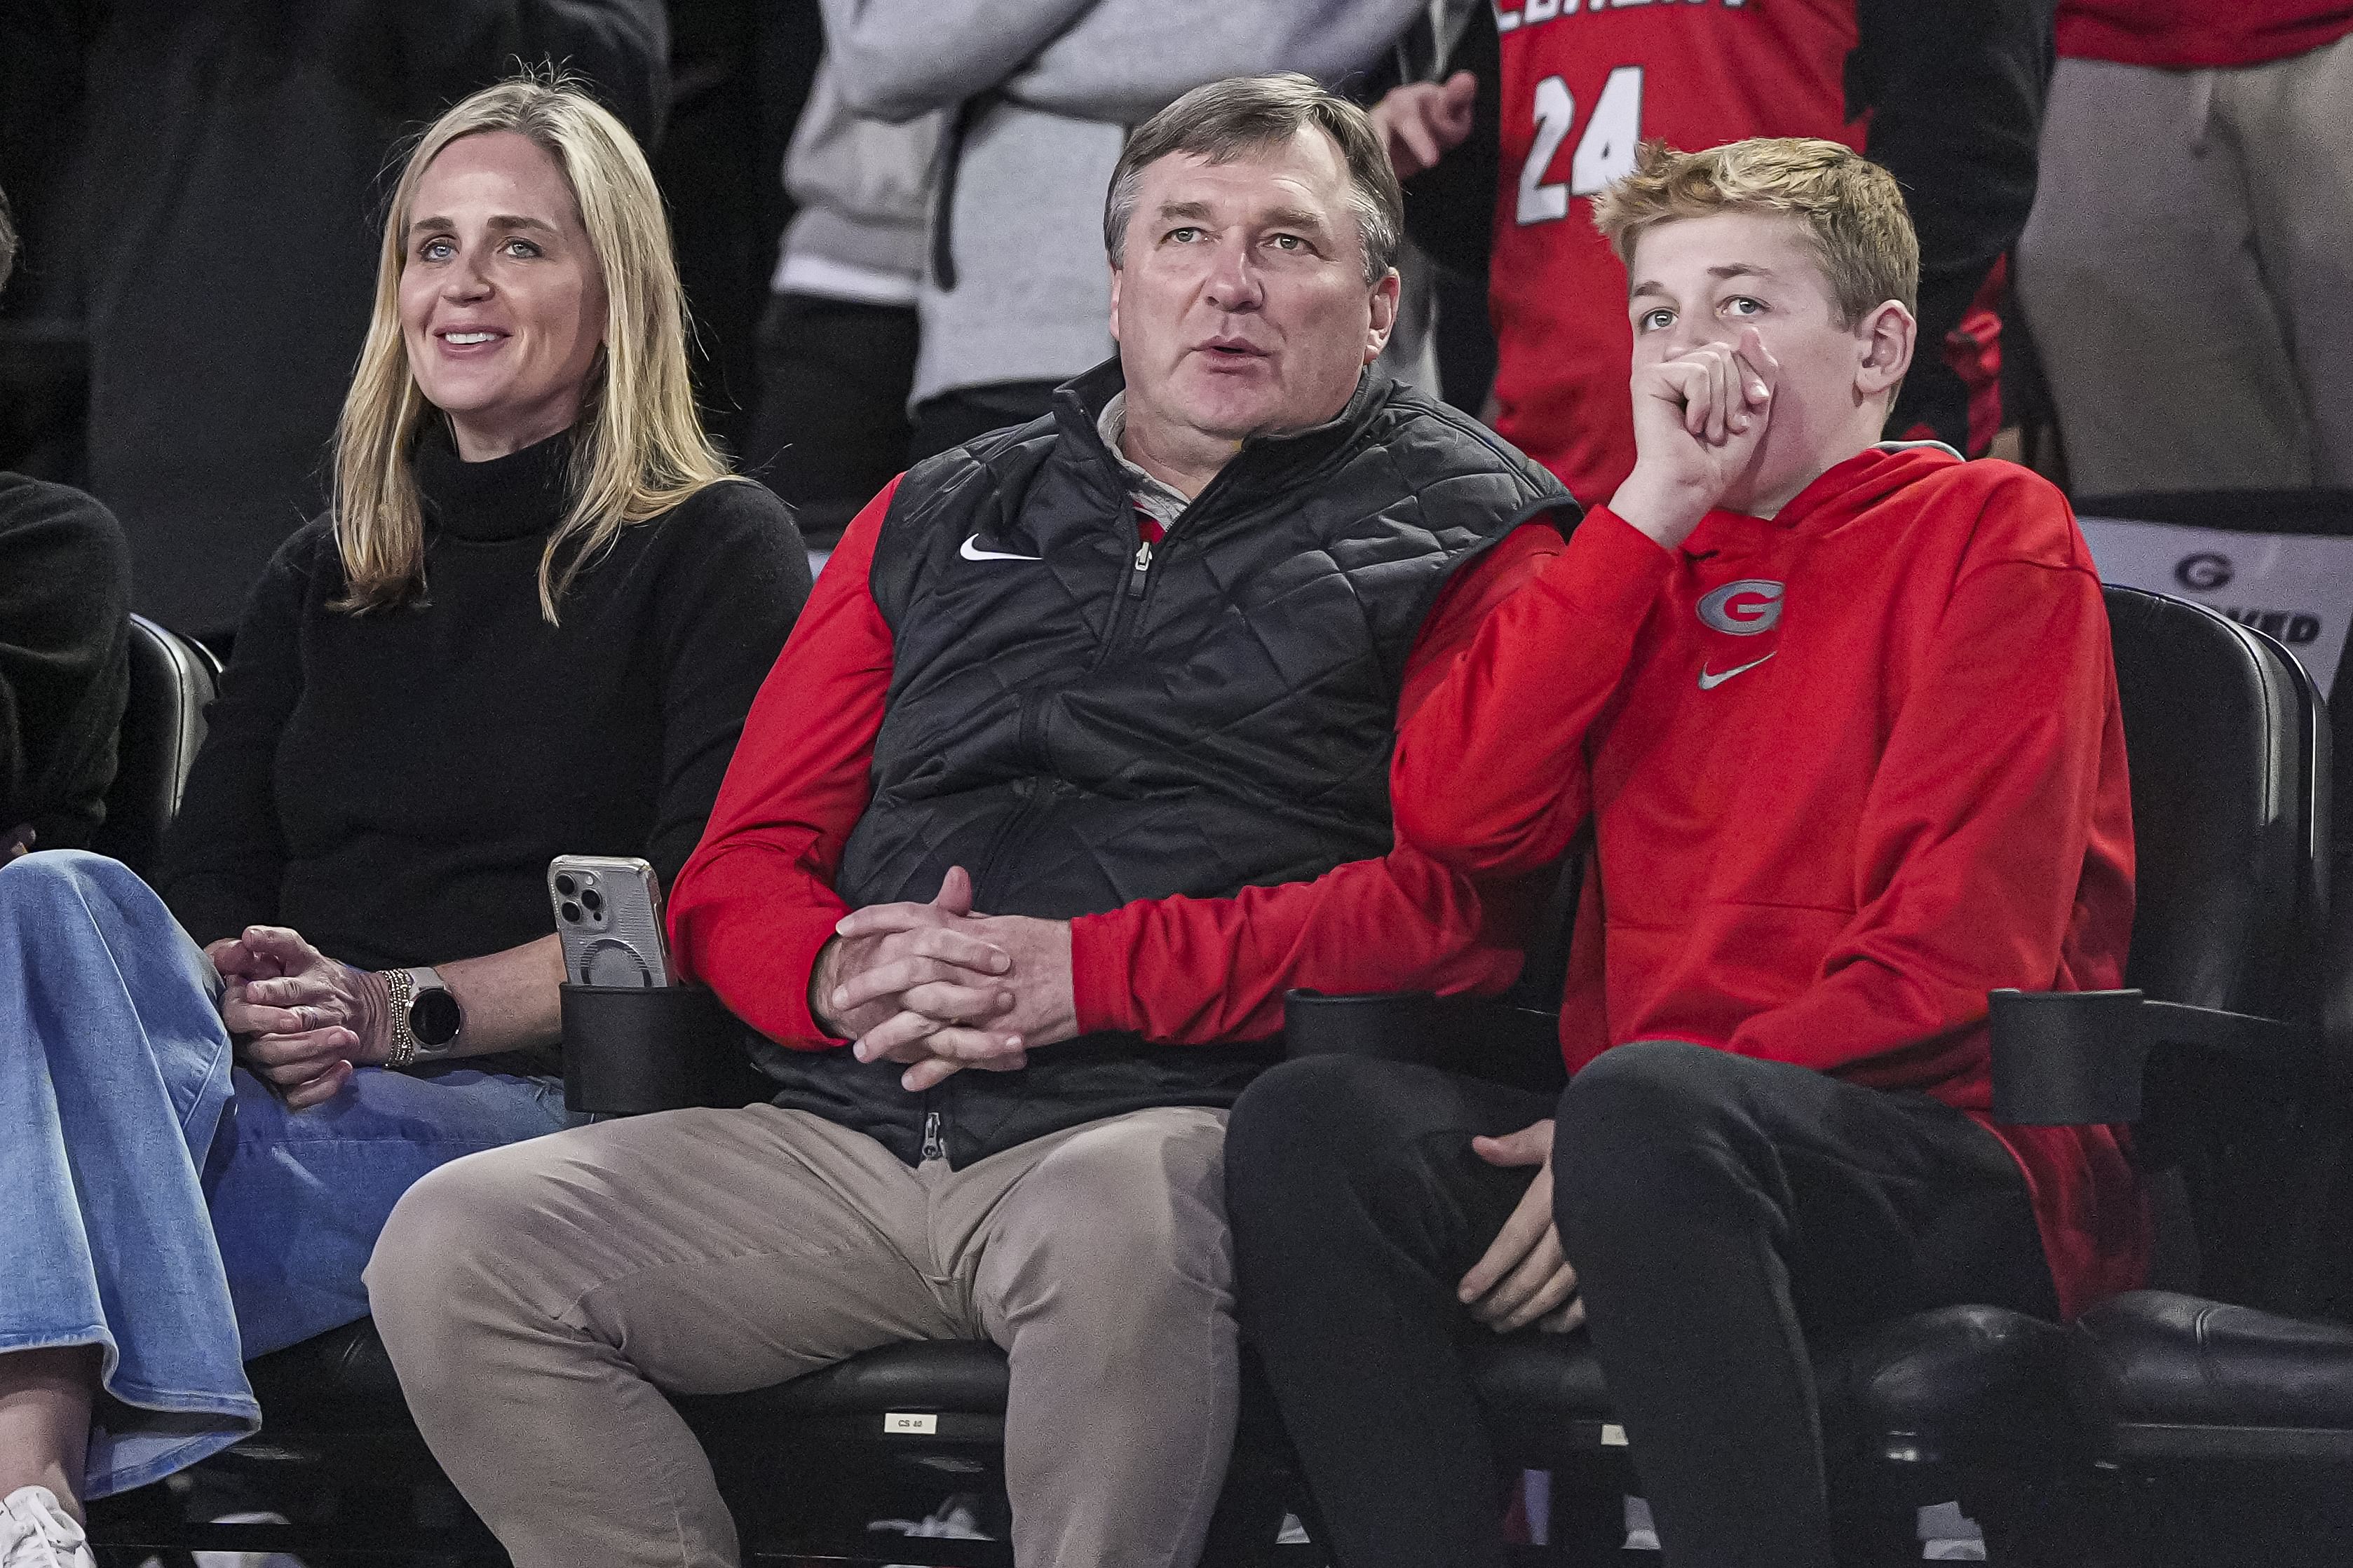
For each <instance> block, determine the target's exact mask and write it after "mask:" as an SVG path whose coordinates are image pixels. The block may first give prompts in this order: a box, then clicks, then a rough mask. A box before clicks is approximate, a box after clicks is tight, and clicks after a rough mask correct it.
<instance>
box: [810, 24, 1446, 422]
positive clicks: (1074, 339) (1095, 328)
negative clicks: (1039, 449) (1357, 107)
mask: <svg viewBox="0 0 2353 1568" xmlns="http://www.w3.org/2000/svg"><path fill="white" fill-rule="evenodd" d="M1426 4H1427V0H955V4H952V5H940V4H938V3H937V0H822V5H823V6H824V11H825V20H826V40H827V47H828V51H829V58H830V60H831V62H832V64H833V66H834V68H836V70H837V71H838V72H839V81H840V91H841V96H842V98H843V100H845V101H846V102H847V103H848V104H849V106H850V108H851V109H853V110H857V111H858V112H860V113H862V114H871V115H873V116H876V117H878V118H881V119H885V120H909V119H913V118H914V117H915V116H918V115H921V114H924V113H927V112H929V111H931V110H941V109H947V110H959V109H961V112H962V113H963V114H964V116H965V127H964V135H963V137H962V138H961V142H960V144H959V145H958V146H957V147H955V148H953V149H951V150H952V151H955V152H956V153H957V154H958V155H957V157H956V163H955V170H954V171H953V173H954V177H955V187H954V194H953V199H952V201H951V202H950V203H949V204H948V210H947V211H946V213H945V214H944V218H945V222H946V224H947V245H946V249H947V251H948V253H949V256H950V258H951V259H952V261H953V266H954V270H955V287H954V288H953V289H947V288H943V287H942V286H941V280H940V279H939V278H938V277H937V276H936V275H935V274H934V273H927V275H926V277H925V279H924V280H923V286H922V288H921V289H920V291H919V295H918V301H917V302H918V306H919V309H920V310H921V313H922V318H923V339H922V344H921V346H920V348H919V349H918V351H917V356H916V362H915V384H914V390H913V395H912V397H911V400H910V401H911V402H913V403H920V402H922V401H923V400H924V399H925V398H929V397H935V396H938V395H940V394H942V393H944V392H951V391H954V390H955V389H956V388H958V387H962V386H974V385H982V384H987V383H991V382H1001V381H1061V380H1066V379H1068V378H1069V377H1071V376H1073V375H1076V374H1078V373H1079V372H1081V371H1082V370H1084V369H1086V368H1087V367H1088V366H1089V365H1092V364H1093V363H1097V362H1098V361H1100V360H1103V359H1104V358H1106V357H1108V356H1109V355H1110V353H1111V352H1112V349H1113V343H1112V339H1111V333H1110V328H1109V325H1108V319H1109V316H1110V313H1111V283H1110V274H1109V271H1108V269H1107V268H1106V266H1105V263H1104V259H1103V193H1104V189H1105V187H1106V186H1108V185H1109V184H1110V183H1111V174H1112V169H1113V165H1114V164H1116V163H1118V161H1119V153H1120V148H1121V146H1122V145H1123V144H1124V142H1125V140H1126V134H1127V129H1128V127H1130V126H1132V125H1134V124H1136V123H1137V122H1139V121H1143V120H1145V119H1148V118H1149V117H1150V116H1151V115H1152V114H1153V113H1155V111H1157V110H1160V109H1162V108H1165V107H1166V105H1167V104H1168V103H1170V102H1171V101H1173V100H1176V98H1178V97H1180V96H1181V95H1183V94H1184V93H1185V92H1186V91H1187V90H1188V89H1192V88H1194V87H1197V86H1198V85H1199V84H1201V83H1202V82H1205V81H1215V80H1217V79H1219V78H1222V77H1229V76H1250V75H1256V74H1259V73H1261V72H1265V71H1276V70H1297V71H1304V72H1306V73H1307V74H1308V75H1310V76H1313V77H1315V78H1316V79H1319V80H1324V81H1327V82H1336V81H1338V80H1340V79H1343V78H1345V77H1346V76H1347V75H1348V74H1350V73H1351V72H1354V71H1356V70H1358V69H1361V68H1363V67H1365V66H1366V65H1367V64H1368V63H1370V62H1371V61H1372V60H1374V59H1375V58H1377V56H1378V55H1379V54H1380V52H1381V51H1382V50H1383V49H1384V48H1385V47H1388V44H1389V42H1390V40H1391V39H1393V38H1394V37H1396V36H1397V35H1398V33H1400V32H1402V31H1403V30H1404V29H1405V28H1406V26H1408V25H1409V24H1410V23H1411V22H1412V20H1413V19H1414V17H1415V16H1416V15H1417V14H1418V13H1419V12H1420V11H1421V10H1422V9H1423V7H1424V6H1425V5H1426ZM966 105H969V107H968V108H962V106H966ZM939 221H941V216H940V215H935V216H934V223H937V222H939Z"/></svg>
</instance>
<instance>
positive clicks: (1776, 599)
mask: <svg viewBox="0 0 2353 1568" xmlns="http://www.w3.org/2000/svg"><path fill="white" fill-rule="evenodd" d="M1699 618H1700V620H1701V621H1702V622H1703V623H1704V625H1705V626H1707V628H1708V629H1709V630H1710V631H1718V632H1725V633H1727V634H1729V635H1731V636H1733V637H1755V636H1756V635H1757V633H1759V632H1769V631H1771V630H1772V629H1773V628H1774V627H1775V626H1778V625H1780V623H1781V584H1778V583H1776V582H1774V581H1772V580H1771V579H1770V578H1766V577H1743V578H1742V579H1741V580H1740V581H1739V582H1737V583H1726V584H1725V585H1724V586H1723V587H1721V588H1718V589H1717V590H1715V592H1714V593H1712V594H1710V595H1707V597H1705V598H1704V599H1702V600H1701V601H1700V602H1699Z"/></svg>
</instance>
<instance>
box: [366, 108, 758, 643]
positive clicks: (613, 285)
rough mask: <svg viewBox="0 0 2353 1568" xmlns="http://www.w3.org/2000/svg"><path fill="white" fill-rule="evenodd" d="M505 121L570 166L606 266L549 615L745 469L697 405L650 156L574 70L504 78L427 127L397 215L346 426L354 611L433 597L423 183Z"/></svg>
mask: <svg viewBox="0 0 2353 1568" xmlns="http://www.w3.org/2000/svg"><path fill="white" fill-rule="evenodd" d="M494 131H512V132H515V133H516V134H518V135H522V136H526V137H529V138H530V139H531V142H532V143H533V145H534V146H536V147H538V148H539V149H540V150H541V151H542V152H544V153H546V154H547V155H548V156H549V157H550V158H551V159H553V160H554V163H555V166H556V167H557V168H558V169H560V170H562V171H563V174H564V178H565V183H566V184H569V185H570V186H571V188H572V196H573V200H574V201H575V202H576V203H577V204H578V205H579V210H580V221H581V226H582V227H584V228H585V229H586V231H587V234H588V242H589V245H590V246H591V247H593V248H594V249H595V251H596V260H597V264H598V265H599V266H600V267H601V268H603V271H604V279H605V301H606V303H605V334H604V336H605V341H604V344H603V346H602V347H601V348H600V349H599V350H598V352H597V355H596V364H595V366H594V367H593V368H592V369H591V370H590V372H589V378H588V385H587V387H586V390H585V392H584V393H583V395H582V397H581V402H580V415H579V418H578V419H577V420H576V421H575V424H574V426H573V428H574V430H575V437H574V440H573V446H572V457H571V462H570V467H569V471H568V473H567V475H566V488H567V489H568V491H569V494H570V507H569V509H568V510H567V511H566V513H565V518H564V521H562V522H561V523H560V524H559V525H558V526H557V527H556V529H555V531H554V533H553V534H551V535H550V536H549V538H548V541H547V549H546V552H544V553H543V555H542V556H541V558H540V563H539V607H540V614H541V616H543V618H544V619H545V620H546V621H547V622H548V624H549V625H551V626H552V625H554V624H555V623H556V605H557V604H558V603H559V602H560V601H561V600H562V599H563V597H564V595H565V590H566V589H567V588H569V587H570V586H571V585H572V582H573V580H574V579H575V577H577V576H578V575H579V574H580V573H581V571H582V570H583V569H584V568H585V567H586V566H587V565H588V563H590V562H592V561H594V560H595V559H596V556H597V555H598V554H599V553H600V552H602V551H604V550H605V549H606V548H607V547H608V546H609V545H610V544H611V543H612V542H613V541H614V539H615V538H616V537H617V536H618V534H619V533H620V531H621V530H623V529H624V528H627V527H628V526H629V525H630V524H632V523H638V522H644V521H648V520H649V519H652V518H656V517H659V516H660V515H661V514H662V513H664V512H666V511H669V510H671V509H672V508H674V507H676V506H677V505H678V504H679V503H680V502H681V501H683V500H686V499H687V498H688V497H689V496H691V495H693V494H694V493H695V492H696V491H697V490H700V489H703V488H704V487H705V486H707V485H712V484H716V483H718V482H720V481H722V480H723V479H732V478H733V477H734V476H733V475H731V474H730V473H729V472H728V471H727V461H726V459H725V458H724V457H723V456H722V455H721V453H720V451H719V448H718V447H715V446H713V445H712V442H711V439H710V437H707V436H705V435H704V434H703V431H702V421H701V419H700V418H699V417H698V416H697V415H696V413H695V408H694V393H693V388H692V386H691V383H690V381H689V379H688V375H687V368H686V343H687V338H688V334H689V333H690V332H691V331H692V328H691V325H690V323H689V321H688V318H687V313H686V299H685V295H684V294H683V293H682V292H681V289H680V288H679V282H678V263H677V261H676V259H675V258H674V257H673V256H672V254H671V250H670V223H669V220H668V218H667V217H666V216H665V215H664V213H663V211H662V202H661V195H660V194H659V191H658V190H656V188H655V186H654V177H653V171H652V170H651V169H650V168H649V167H648V166H647V164H646V157H645V153H642V152H641V151H639V150H638V144H637V142H636V141H635V140H634V139H633V138H632V137H631V136H630V135H629V132H628V128H627V127H625V126H623V125H622V123H621V122H620V121H618V120H616V119H615V118H614V117H613V116H612V115H611V114H610V113H608V112H607V111H606V110H604V109H602V108H600V107H599V106H598V105H597V104H596V101H595V100H592V99H590V98H589V97H588V96H587V95H586V93H585V92H583V91H581V90H580V89H579V88H578V87H577V86H576V85H575V84H574V83H573V82H572V81H571V80H569V79H565V78H564V77H561V76H557V75H554V74H550V75H547V76H544V77H543V76H538V75H526V76H522V77H518V78H515V79H511V80H507V81H502V82H500V83H499V84H498V85H496V86H495V87H487V88H484V89H482V90H481V91H480V92H478V93H475V94H474V95H473V96H472V97H470V98H469V99H467V100H465V101H463V102H461V103H459V105H458V106H457V107H456V108H454V109H451V110H449V111H448V113H446V114H444V115H442V116H441V118H440V119H438V120H437V121H434V122H433V124H432V125H431V126H430V127H429V128H428V129H427V131H426V132H425V134H424V135H423V136H422V137H420V138H419V139H418V140H417V145H416V146H415V148H414V149H413V150H411V152H410V153H409V154H408V162H407V163H406V166H405V167H404V168H403V169H402V170H401V174H400V183H399V184H398V185H397V186H396V187H395V189H394V191H393V196H392V206H391V210H390V211H389V212H388V213H386V214H385V224H384V245H383V247H382V249H381V251H380V252H379V253H378V259H377V263H376V279H375V312H374V315H373V316H372V318H371V319H370V321H369V322H368V334H367V344H366V346H365V347H364V348H363V349H362V350H361V351H360V363H359V369H358V371H357V373H356V374H354V375H353V378H352V390H351V393H350V395H348V396H347V397H345V398H344V400H343V416H342V417H341V418H340V419H339V420H338V421H337V422H336V426H335V458H334V512H333V517H334V530H335V546H336V549H337V550H338V551H339V552H341V554H342V556H343V576H344V579H345V582H346V584H348V586H347V588H346V591H345V594H344V596H343V598H342V599H340V600H338V601H337V602H336V607H337V608H338V609H343V610H349V611H352V612H354V613H364V612H366V611H369V610H377V609H388V608H391V607H393V606H396V605H404V604H409V603H413V602H415V601H417V600H418V599H421V598H422V597H423V596H424V594H425V587H426V584H425V514H424V508H423V505H422V503H421V501H420V500H419V498H418V495H417V475H416V468H415V465H414V463H413V461H412V457H413V454H414V452H415V450H416V444H417V426H418V423H419V421H420V420H422V419H423V418H424V417H425V415H426V412H427V409H429V408H431V406H432V405H430V404H429V403H427V401H426V399H425V394H424V393H423V392H422V391H421V390H420V389H419V388H418V386H417V378H416V376H415V375H414V374H411V372H410V370H409V365H408V350H407V346H406V343H405V342H403V341H402V337H401V331H400V275H401V270H402V268H404V267H405V266H406V263H407V245H406V234H407V230H408V220H409V218H410V216H411V213H412V209H413V207H414V205H415V202H416V198H417V183H418V182H419V181H420V180H422V179H423V178H424V175H425V171H426V170H427V168H428V167H429V166H430V165H431V164H432V163H433V160H434V159H435V158H436V157H438V155H439V154H440V153H441V151H442V149H444V148H446V147H448V145H449V143H451V142H455V141H457V140H459V138H460V137H465V136H479V135H483V134H485V133H487V132H494Z"/></svg>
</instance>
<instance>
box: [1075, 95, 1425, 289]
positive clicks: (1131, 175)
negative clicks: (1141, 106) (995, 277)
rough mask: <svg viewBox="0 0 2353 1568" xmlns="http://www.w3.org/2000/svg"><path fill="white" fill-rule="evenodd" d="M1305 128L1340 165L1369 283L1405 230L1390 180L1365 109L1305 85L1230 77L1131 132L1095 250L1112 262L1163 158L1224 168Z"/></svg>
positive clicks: (1384, 269)
mask: <svg viewBox="0 0 2353 1568" xmlns="http://www.w3.org/2000/svg"><path fill="white" fill-rule="evenodd" d="M1310 125H1313V126H1314V127H1316V128H1317V129H1318V130H1320V131H1322V132H1324V134H1325V135H1326V136H1329V137H1330V138H1332V140H1333V142H1334V143H1335V144H1336V145H1337V146H1338V147H1339V149H1340V156H1341V158H1342V159H1343V160H1344V161H1345V163H1347V166H1348V208H1349V210H1350V211H1351V212H1353V213H1355V214H1356V238H1357V240H1358V242H1359V243H1360V244H1361V245H1362V246H1363V247H1364V252H1365V281H1366V283H1368V284H1369V283H1377V282H1379V281H1380V280H1381V279H1383V278H1384V277H1386V276H1388V270H1389V268H1392V267H1394V266H1396V265H1397V253H1398V244H1399V243H1400V239H1401V237H1402V235H1403V233H1404V229H1405V197H1404V196H1403V195H1401V194H1400V193H1399V192H1398V181H1397V172H1396V171H1395V170H1393V169H1391V168H1390V167H1389V156H1388V152H1387V151H1386V150H1385V149H1384V148H1383V147H1382V146H1381V141H1380V138H1379V137H1378V136H1377V135H1376V134H1375V133H1374V132H1373V126H1372V121H1369V120H1367V119H1366V117H1365V111H1364V110H1361V109H1359V108H1357V107H1356V105H1355V104H1353V103H1350V102H1349V101H1348V100H1346V99H1345V98H1342V97H1340V96H1339V95H1338V94H1337V93H1334V92H1330V91H1327V90H1326V89H1324V88H1323V87H1322V86H1321V85H1319V84H1318V83H1317V82H1316V81H1315V80H1314V78H1312V77H1304V76H1301V75H1300V74H1298V73H1297V72H1296V71H1286V72H1284V73H1283V74H1282V75H1280V76H1238V77H1229V78H1228V79H1225V80H1224V81H1213V82H1210V83H1208V85H1207V86H1204V87H1197V88H1195V89H1193V90H1192V91H1190V92H1188V93H1187V94H1186V95H1185V96H1184V97H1182V98H1180V99H1178V100H1176V102H1174V103H1172V104H1170V105H1169V106H1168V107H1167V108H1166V109H1164V110H1161V111H1160V112H1159V113H1157V114H1155V115H1154V116H1153V117H1152V118H1151V119H1149V120H1147V121H1145V122H1144V123H1143V124H1141V125H1139V126H1137V127H1136V128H1135V132H1134V134H1133V135H1131V136H1130V137H1129V138H1128V139H1127V147H1126V149H1125V150H1124V152H1122V153H1120V155H1119V166H1118V167H1117V168H1115V169H1113V171H1112V176H1111V190H1110V192H1109V193H1108V194H1107V195H1105V196H1104V197H1103V249H1104V250H1105V251H1106V252H1107V253H1109V255H1110V257H1111V264H1112V265H1113V267H1117V266H1118V265H1119V264H1120V257H1121V254H1122V253H1123V252H1124V250H1125V249H1126V247H1127V225H1128V220H1129V219H1130V218H1132V217H1134V216H1135V192H1136V186H1137V185H1138V184H1141V183H1142V180H1143V177H1144V171H1145V168H1146V167H1148V166H1149V165H1151V164H1154V163H1158V162H1159V161H1160V160H1161V159H1163V158H1166V157H1167V156H1169V155H1170V154H1171V153H1190V154H1191V155H1193V156H1194V157H1197V158H1199V159H1201V160H1203V161H1204V162H1207V163H1232V162H1233V161H1234V160H1236V159H1237V158H1246V157H1248V156H1250V154H1251V153H1263V152H1265V151H1267V150H1268V149H1270V148H1273V147H1277V146H1280V145H1282V143H1283V142H1288V141H1290V140H1291V139H1292V138H1293V136H1296V135H1298V134H1299V132H1301V131H1302V130H1303V129H1305V128H1306V127H1308V126H1310Z"/></svg>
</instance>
